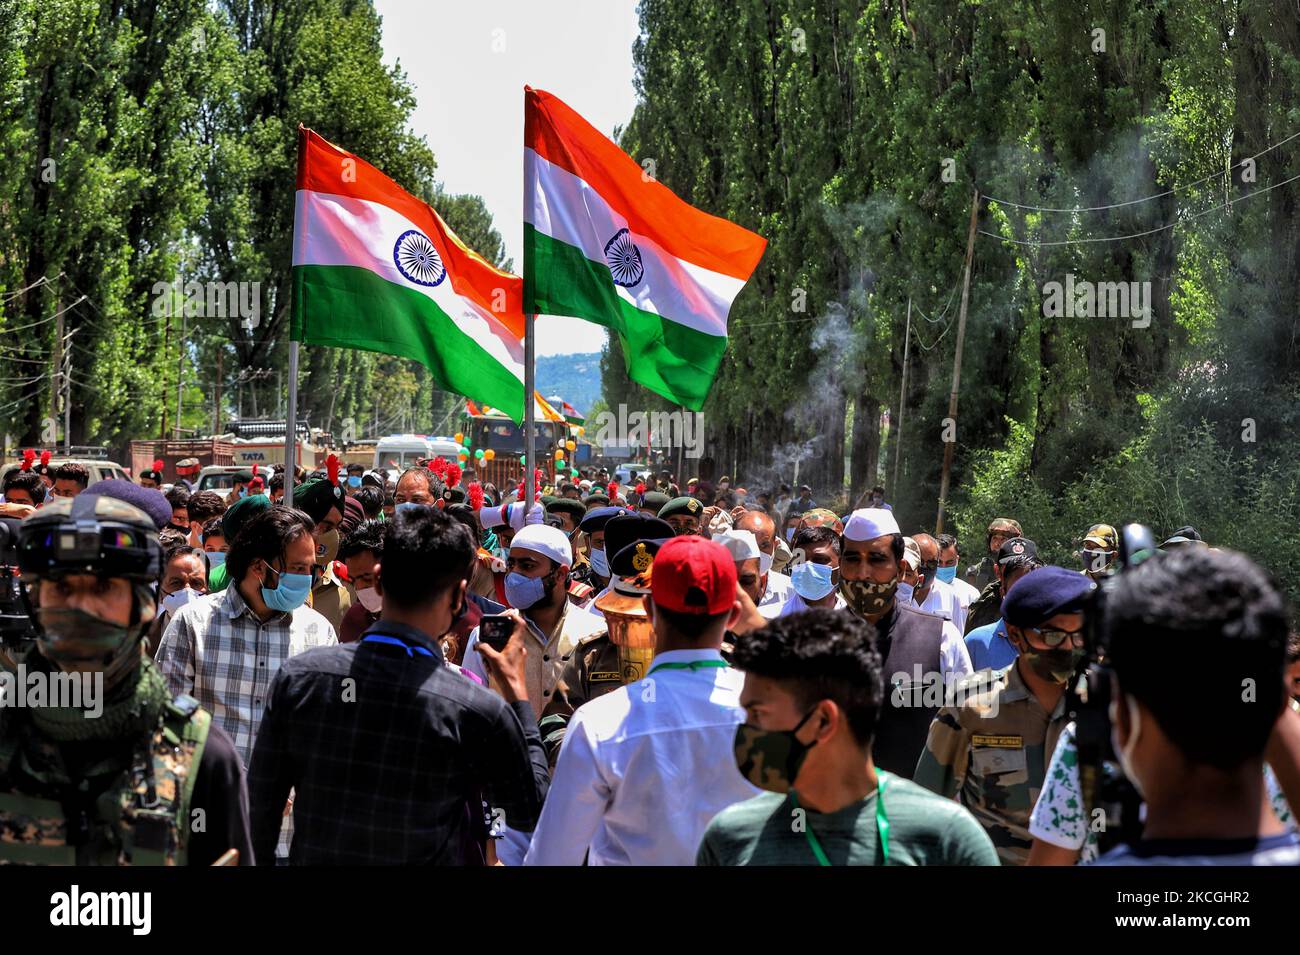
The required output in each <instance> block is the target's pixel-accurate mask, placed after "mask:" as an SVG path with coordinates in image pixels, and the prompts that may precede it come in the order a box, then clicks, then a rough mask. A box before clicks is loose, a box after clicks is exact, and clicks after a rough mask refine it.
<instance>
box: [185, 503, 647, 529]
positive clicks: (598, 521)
mask: <svg viewBox="0 0 1300 955" xmlns="http://www.w3.org/2000/svg"><path fill="white" fill-rule="evenodd" d="M169 513H170V512H169ZM631 513H632V512H631V511H629V510H628V509H627V508H626V507H597V508H594V509H593V510H590V511H588V512H587V515H586V516H585V517H584V518H583V519H582V521H581V522H580V523H579V524H578V528H579V529H580V530H582V531H583V532H584V533H587V534H595V533H597V532H598V531H603V530H604V529H605V525H606V524H608V523H609V520H610V518H613V517H622V516H623V515H624V514H631Z"/></svg>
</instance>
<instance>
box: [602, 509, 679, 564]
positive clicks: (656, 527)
mask: <svg viewBox="0 0 1300 955" xmlns="http://www.w3.org/2000/svg"><path fill="white" fill-rule="evenodd" d="M672 537H673V528H672V525H671V524H669V523H668V522H667V521H661V520H660V519H659V518H657V517H650V516H649V515H646V514H637V513H635V512H629V513H627V514H624V515H623V516H621V517H613V518H611V519H610V520H609V522H608V523H607V524H606V525H605V553H606V554H609V555H611V557H612V558H617V557H619V556H622V557H623V564H622V565H619V564H615V562H614V560H612V559H611V561H610V565H609V569H610V572H611V573H613V575H614V576H615V577H630V576H632V575H633V574H639V573H641V572H642V571H644V570H645V569H646V568H645V567H637V566H635V565H634V563H632V558H633V556H634V554H636V553H646V552H647V551H646V549H645V548H642V550H641V551H639V552H638V551H636V548H634V547H632V546H631V545H632V544H635V543H637V542H643V543H644V542H647V541H654V542H655V544H656V549H657V546H658V544H662V543H663V542H664V541H668V540H671V539H672ZM650 555H651V556H654V554H653V552H650Z"/></svg>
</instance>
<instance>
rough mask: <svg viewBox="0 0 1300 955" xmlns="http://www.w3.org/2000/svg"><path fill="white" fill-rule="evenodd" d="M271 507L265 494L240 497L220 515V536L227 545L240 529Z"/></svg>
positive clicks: (269, 500)
mask: <svg viewBox="0 0 1300 955" xmlns="http://www.w3.org/2000/svg"><path fill="white" fill-rule="evenodd" d="M270 509H271V499H270V498H269V497H267V496H266V495H265V494H249V495H248V496H247V497H241V498H240V499H239V500H238V501H236V502H235V503H234V504H232V505H230V507H228V508H227V509H226V513H224V514H222V515H221V536H222V537H224V538H225V539H226V544H227V545H229V544H230V542H231V541H233V540H234V539H235V538H236V537H238V536H239V531H240V529H241V528H242V527H243V526H244V525H245V524H247V523H248V522H249V521H251V520H252V519H253V518H255V517H256V516H257V515H258V514H261V513H262V512H263V511H269V510H270Z"/></svg>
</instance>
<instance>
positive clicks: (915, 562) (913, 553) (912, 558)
mask: <svg viewBox="0 0 1300 955" xmlns="http://www.w3.org/2000/svg"><path fill="white" fill-rule="evenodd" d="M903 563H905V564H911V565H912V569H913V570H920V569H921V547H920V545H919V544H917V542H916V541H914V540H912V538H910V537H904V538H903Z"/></svg>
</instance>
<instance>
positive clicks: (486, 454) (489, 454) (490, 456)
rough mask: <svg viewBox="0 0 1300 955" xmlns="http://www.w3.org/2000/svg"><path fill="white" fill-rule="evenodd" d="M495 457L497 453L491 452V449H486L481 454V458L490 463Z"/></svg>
mask: <svg viewBox="0 0 1300 955" xmlns="http://www.w3.org/2000/svg"><path fill="white" fill-rule="evenodd" d="M496 456H497V453H496V452H495V451H493V450H492V449H491V448H488V449H487V450H486V451H484V452H483V458H484V459H485V460H487V461H491V460H492V459H493V458H495V457H496Z"/></svg>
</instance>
